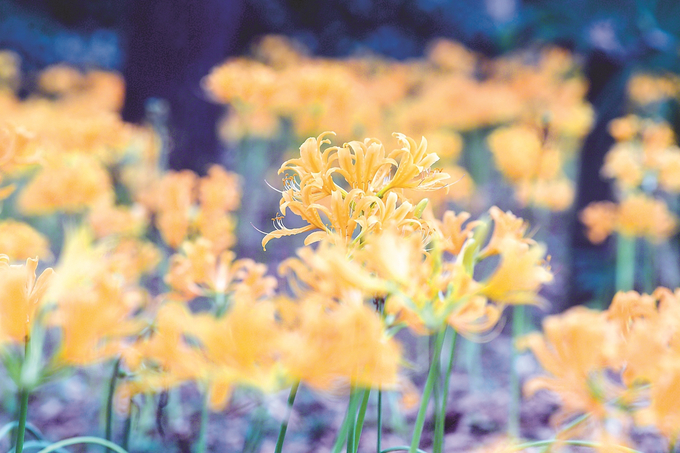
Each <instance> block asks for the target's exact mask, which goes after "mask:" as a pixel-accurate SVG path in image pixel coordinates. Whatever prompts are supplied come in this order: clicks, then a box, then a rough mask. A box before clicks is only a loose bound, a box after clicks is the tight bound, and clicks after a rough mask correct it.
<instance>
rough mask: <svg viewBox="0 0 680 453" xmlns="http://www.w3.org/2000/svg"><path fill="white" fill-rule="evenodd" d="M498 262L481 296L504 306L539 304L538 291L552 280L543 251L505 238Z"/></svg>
mask: <svg viewBox="0 0 680 453" xmlns="http://www.w3.org/2000/svg"><path fill="white" fill-rule="evenodd" d="M498 248H499V249H500V256H501V262H500V264H499V265H498V267H497V268H496V270H495V271H494V272H493V274H492V275H491V276H490V277H489V278H488V279H487V280H486V281H485V282H484V283H483V287H482V289H481V291H480V293H481V294H483V295H484V296H486V297H488V298H489V299H491V300H494V301H496V302H498V303H504V304H540V300H539V299H538V290H539V289H540V287H541V286H542V285H543V284H544V283H549V282H551V281H552V279H553V274H552V272H550V269H549V266H548V265H547V264H546V262H545V260H544V257H545V247H544V246H543V245H540V244H528V243H526V242H522V241H518V240H516V239H513V238H506V239H504V240H503V241H501V242H500V243H499V244H498Z"/></svg>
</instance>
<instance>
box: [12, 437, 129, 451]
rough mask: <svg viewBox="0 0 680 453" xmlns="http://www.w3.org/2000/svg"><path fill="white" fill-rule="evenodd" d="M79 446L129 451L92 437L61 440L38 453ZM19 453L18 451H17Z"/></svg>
mask: <svg viewBox="0 0 680 453" xmlns="http://www.w3.org/2000/svg"><path fill="white" fill-rule="evenodd" d="M77 444H94V445H101V446H103V447H106V448H109V449H111V450H113V451H115V452H116V453H128V452H127V450H125V449H124V448H121V447H119V446H118V445H116V444H114V443H113V442H109V441H108V440H106V439H102V438H100V437H91V436H83V437H72V438H70V439H64V440H60V441H59V442H55V443H53V444H52V445H50V446H49V447H45V448H43V449H42V450H40V451H39V452H38V453H51V452H53V451H56V450H59V449H61V448H63V447H68V446H69V445H77ZM17 452H18V450H17Z"/></svg>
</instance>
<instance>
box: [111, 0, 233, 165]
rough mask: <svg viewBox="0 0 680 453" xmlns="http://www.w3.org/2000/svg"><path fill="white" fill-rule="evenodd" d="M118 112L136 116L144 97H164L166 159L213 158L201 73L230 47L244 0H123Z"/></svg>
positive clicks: (212, 121) (198, 161) (212, 124)
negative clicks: (122, 84) (122, 60)
mask: <svg viewBox="0 0 680 453" xmlns="http://www.w3.org/2000/svg"><path fill="white" fill-rule="evenodd" d="M128 5H129V8H127V14H128V17H127V18H126V20H125V21H124V24H125V26H126V27H127V30H125V42H124V46H125V48H126V49H125V58H126V60H125V63H124V69H123V75H124V76H125V80H126V82H127V92H126V97H125V106H124V108H123V118H124V119H125V120H126V121H132V122H141V121H142V120H143V119H144V116H145V104H146V102H147V100H148V99H149V98H161V99H165V100H167V102H168V105H169V108H170V112H169V119H168V129H169V134H170V141H171V143H170V162H169V163H170V167H171V168H176V169H178V168H190V169H192V170H195V171H199V172H203V171H205V170H206V167H207V166H208V164H209V163H211V162H215V161H217V160H218V158H219V149H220V143H219V141H218V138H217V135H216V131H215V129H216V124H217V121H218V119H219V117H220V115H222V112H223V110H224V107H223V106H221V105H215V104H213V103H211V102H210V101H209V100H208V99H207V96H206V94H205V93H204V92H203V90H202V89H201V86H200V83H201V79H202V78H203V77H204V76H205V75H207V74H208V72H209V71H210V69H211V68H212V67H214V66H215V65H217V64H219V63H220V62H222V61H224V60H225V59H226V58H227V57H228V56H229V55H230V54H231V53H232V52H233V51H234V49H235V42H236V38H237V35H238V32H239V28H240V26H241V23H242V20H243V9H244V8H243V6H244V0H200V1H190V2H187V1H185V0H128Z"/></svg>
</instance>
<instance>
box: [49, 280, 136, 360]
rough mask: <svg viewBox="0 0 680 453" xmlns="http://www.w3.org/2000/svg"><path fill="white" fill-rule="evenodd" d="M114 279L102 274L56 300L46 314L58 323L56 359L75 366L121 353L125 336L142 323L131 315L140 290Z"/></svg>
mask: <svg viewBox="0 0 680 453" xmlns="http://www.w3.org/2000/svg"><path fill="white" fill-rule="evenodd" d="M115 280H116V279H112V278H108V279H106V278H103V276H102V277H100V281H98V282H97V283H96V284H95V285H93V286H92V287H91V288H81V289H79V290H78V291H72V292H69V293H68V294H65V295H64V297H62V298H61V299H60V300H59V301H58V303H57V307H56V311H54V312H52V313H51V314H50V318H49V321H50V324H52V325H57V326H60V327H61V342H60V344H59V350H58V352H57V354H56V356H55V360H57V361H58V362H60V363H64V364H68V365H74V366H84V365H89V364H92V363H96V362H99V361H102V360H106V359H108V358H111V357H114V356H115V355H117V354H120V353H121V352H122V350H123V348H124V346H125V339H126V338H128V337H130V336H132V335H135V334H138V333H139V332H140V331H141V330H142V329H143V328H144V327H145V325H146V324H145V323H144V322H143V321H142V320H140V319H134V318H133V317H132V314H133V313H134V311H135V310H136V309H138V308H139V305H140V298H139V293H138V292H135V291H130V290H125V289H124V288H123V287H122V286H121V285H120V283H119V282H116V281H115Z"/></svg>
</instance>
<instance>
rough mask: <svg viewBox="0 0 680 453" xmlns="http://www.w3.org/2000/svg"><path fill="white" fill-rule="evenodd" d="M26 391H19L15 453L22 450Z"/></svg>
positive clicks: (26, 409) (26, 412)
mask: <svg viewBox="0 0 680 453" xmlns="http://www.w3.org/2000/svg"><path fill="white" fill-rule="evenodd" d="M28 395H29V391H28V390H25V389H24V390H21V392H20V393H19V398H20V400H21V402H20V406H19V422H18V427H17V435H16V441H15V442H14V445H15V447H14V448H15V451H16V453H21V452H22V451H23V450H24V436H25V435H26V416H27V415H28Z"/></svg>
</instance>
